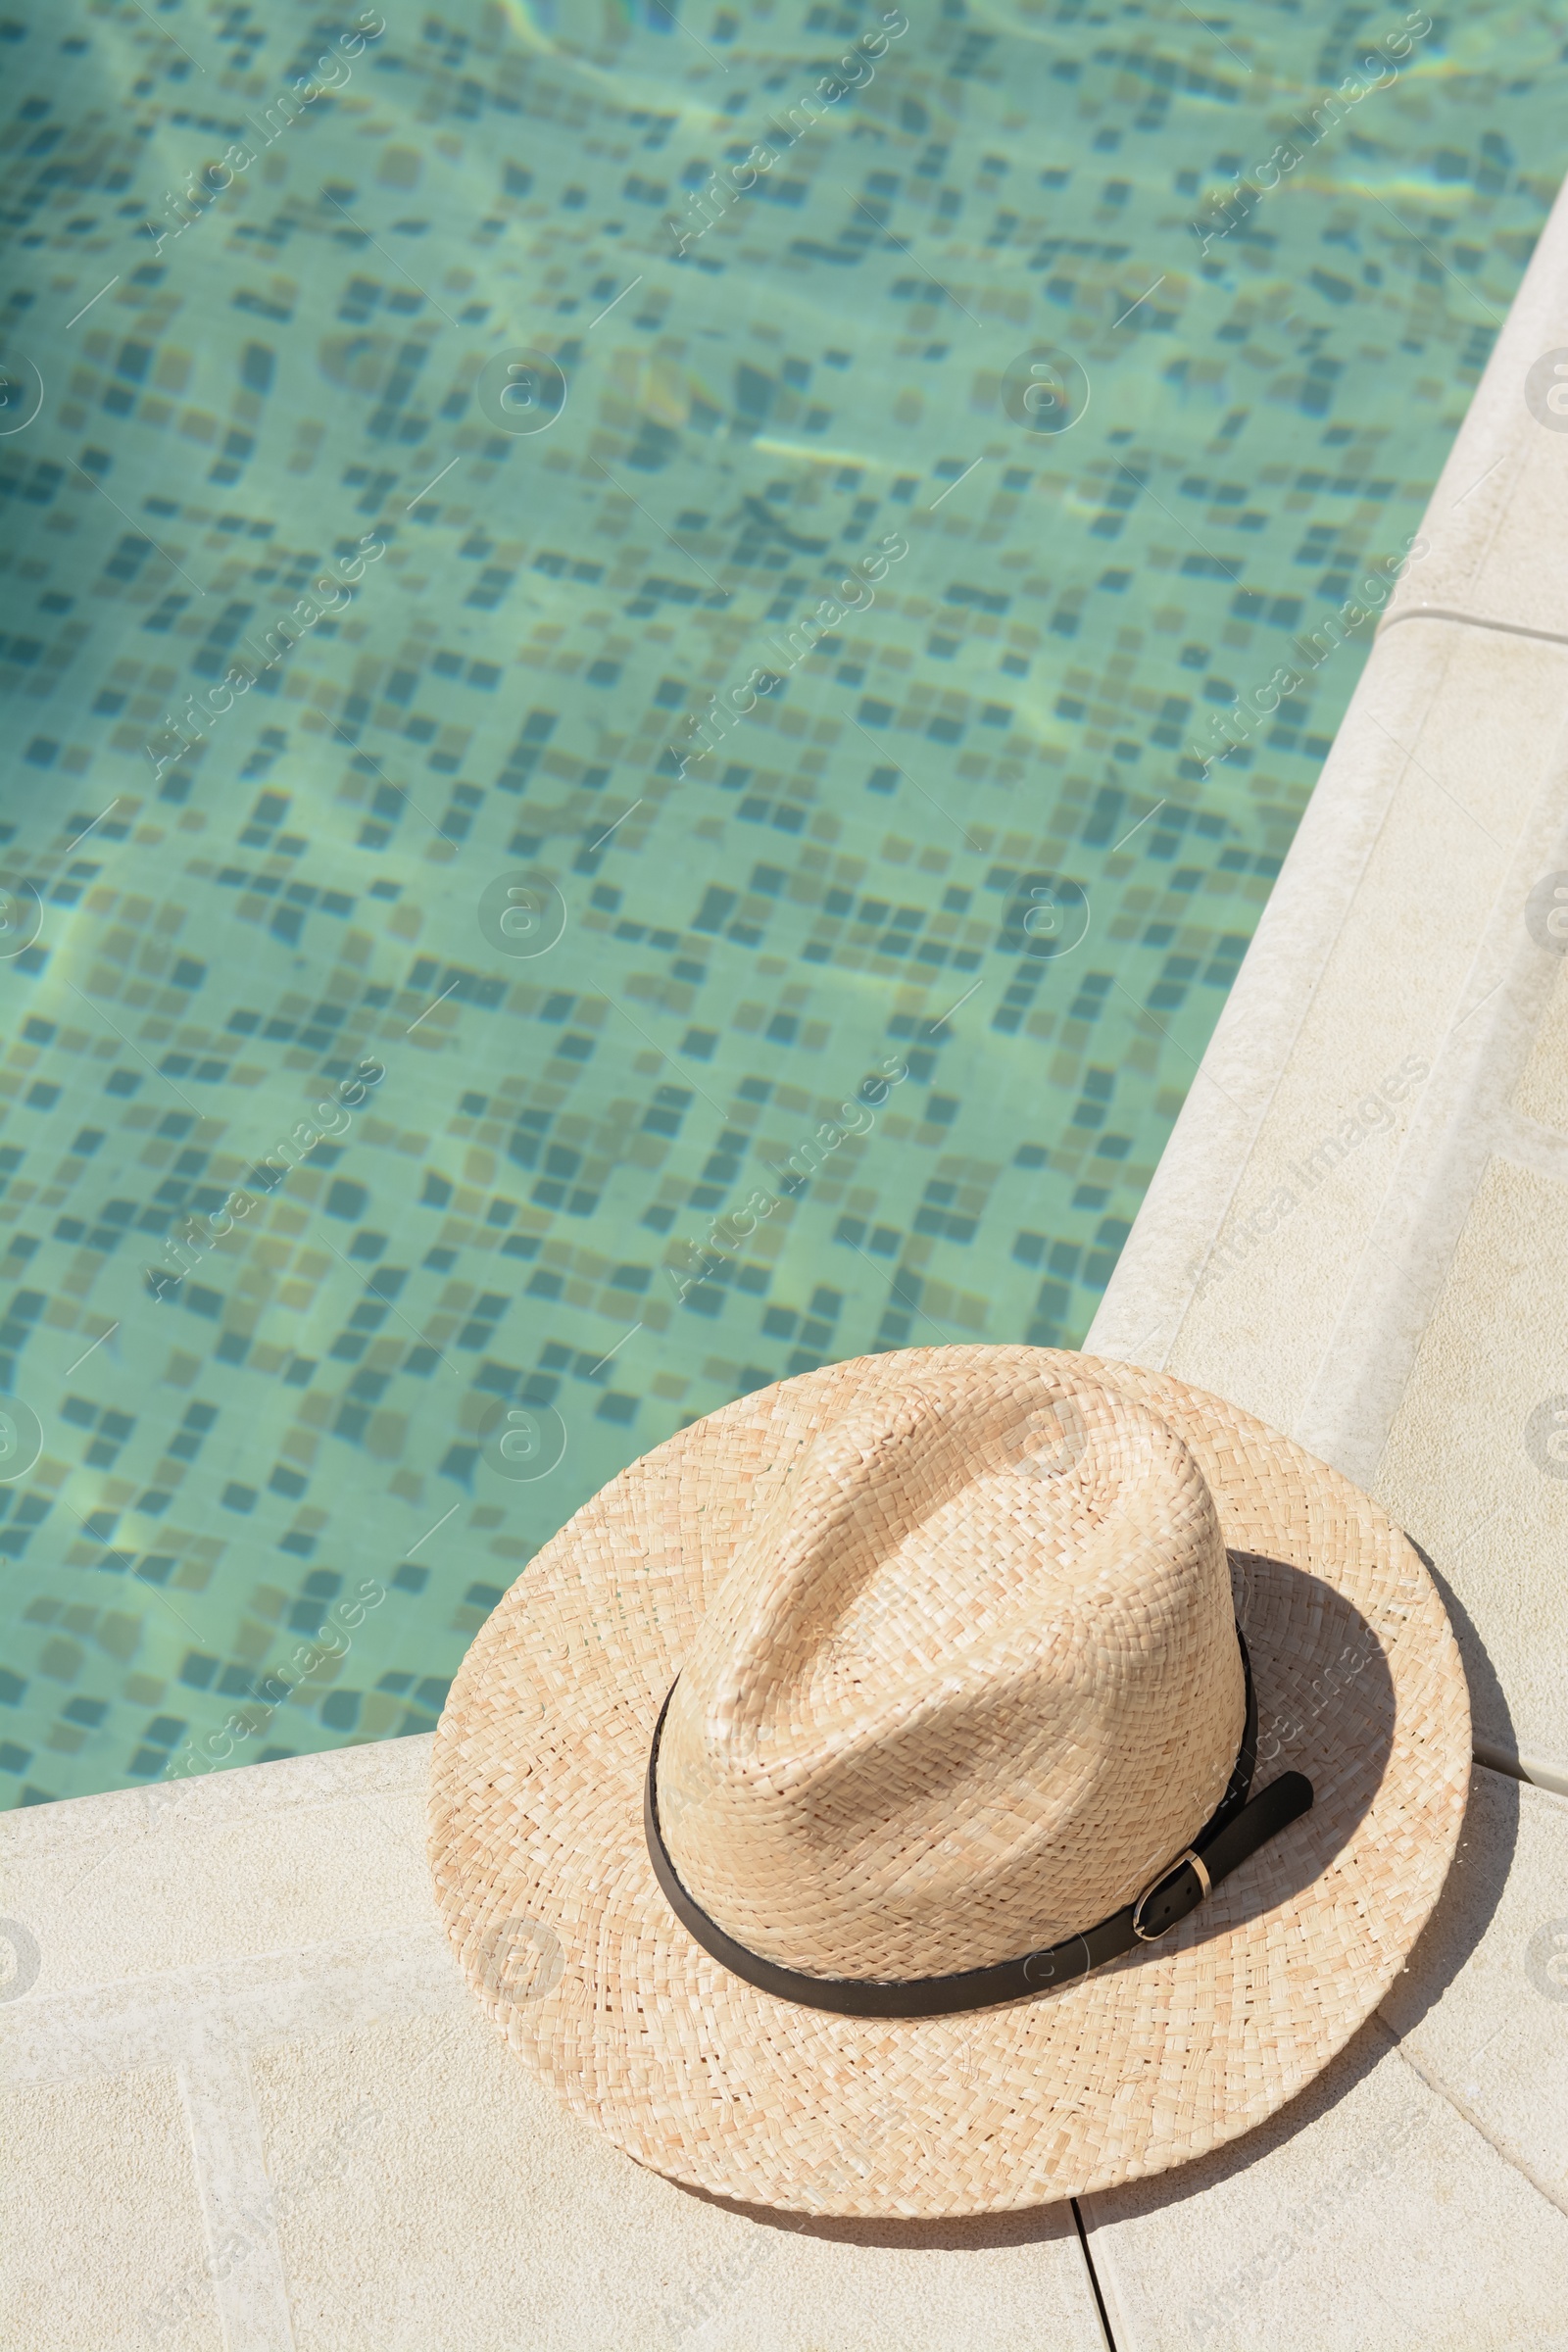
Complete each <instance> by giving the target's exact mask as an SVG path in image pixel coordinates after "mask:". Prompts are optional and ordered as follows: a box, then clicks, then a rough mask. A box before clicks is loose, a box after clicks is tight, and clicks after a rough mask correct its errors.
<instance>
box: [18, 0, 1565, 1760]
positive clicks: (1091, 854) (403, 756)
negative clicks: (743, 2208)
mask: <svg viewBox="0 0 1568 2352" xmlns="http://www.w3.org/2000/svg"><path fill="white" fill-rule="evenodd" d="M1422 26H1425V27H1426V29H1425V30H1422V29H1420V27H1422ZM0 29H3V30H4V32H5V36H6V44H7V46H6V52H5V53H6V56H7V61H8V64H7V87H8V91H9V100H10V104H11V106H12V114H11V121H10V127H9V129H8V131H7V133H6V154H7V172H8V196H7V204H8V215H9V219H10V221H11V222H12V224H13V244H12V251H11V261H10V269H9V278H8V290H9V293H10V304H9V308H8V309H6V310H5V312H4V319H5V343H4V347H3V351H0V364H3V369H4V387H3V388H4V403H3V405H0V484H3V488H4V490H5V493H6V496H7V501H8V504H7V510H6V511H7V514H8V517H9V529H8V532H7V535H6V541H5V550H4V555H3V559H0V563H3V603H4V610H3V613H0V627H3V631H4V634H3V638H0V656H3V660H4V683H5V689H6V692H7V695H8V698H9V705H10V709H9V723H8V726H7V730H6V736H5V753H6V784H5V796H4V819H5V825H4V847H3V851H0V889H3V892H4V894H5V895H4V897H3V898H0V915H3V918H4V924H5V928H4V929H3V930H0V989H3V992H4V1009H5V1015H6V1019H5V1028H4V1035H5V1040H6V1043H5V1062H4V1072H3V1077H0V1103H3V1112H0V1115H3V1134H0V1176H3V1178H4V1190H3V1198H0V1217H3V1219H4V1220H5V1230H4V1234H3V1236H0V1243H3V1244H4V1245H5V1246H7V1254H6V1257H5V1262H4V1265H3V1266H0V1282H3V1285H4V1287H3V1292H0V1312H3V1315H4V1325H3V1330H0V1348H3V1350H4V1353H3V1357H0V1392H3V1394H0V1480H3V1481H4V1483H0V1506H3V1510H4V1517H3V1519H0V1561H3V1569H4V1578H5V1603H4V1605H5V1610H6V1615H7V1628H6V1636H7V1638H6V1642H5V1644H4V1659H5V1665H4V1670H3V1672H0V1701H3V1704H0V1789H3V1790H4V1791H5V1800H6V1801H8V1802H13V1803H15V1802H18V1801H21V1802H37V1801H41V1800H44V1799H48V1798H52V1797H60V1796H67V1795H74V1794H78V1793H81V1792H84V1791H87V1790H92V1789H109V1788H117V1787H122V1786H126V1785H130V1784H135V1783H145V1782H147V1781H150V1780H153V1779H158V1778H162V1777H165V1776H166V1775H167V1776H172V1777H176V1778H177V1777H180V1776H182V1775H184V1774H186V1773H190V1772H201V1771H206V1770H209V1769H217V1768H221V1767H222V1766H225V1765H227V1764H230V1763H240V1762H246V1761H251V1760H255V1759H258V1758H261V1757H268V1756H276V1755H286V1754H293V1753H298V1752H302V1751H305V1750H313V1749H320V1748H329V1747H334V1746H339V1745H343V1744H345V1743H348V1742H351V1741H358V1740H368V1739H378V1738H385V1737H388V1736H392V1735H396V1734H399V1733H404V1732H410V1731H417V1730H424V1729H427V1728H428V1727H429V1726H430V1725H431V1723H432V1722H433V1721H434V1718H435V1714H436V1712H437V1711H438V1709H439V1706H440V1703H441V1699H442V1696H443V1694H444V1691H445V1689H446V1685H447V1682H448V1680H449V1678H450V1677H451V1675H452V1673H453V1671H454V1669H455V1667H456V1665H457V1663H458V1661H459V1659H460V1658H461V1656H462V1654H463V1651H464V1649H465V1647H466V1644H467V1642H469V1640H470V1639H471V1637H472V1635H473V1633H474V1631H475V1630H476V1629H477V1627H478V1626H479V1625H480V1624H481V1623H482V1621H483V1619H484V1616H485V1614H486V1612H487V1610H488V1609H489V1608H490V1607H492V1606H493V1605H494V1603H495V1601H496V1600H497V1598H498V1597H499V1596H500V1594H501V1593H502V1592H503V1591H504V1590H505V1589H506V1588H507V1587H508V1586H509V1585H510V1584H511V1583H512V1581H513V1580H514V1579H515V1577H516V1576H517V1575H519V1574H520V1573H521V1572H522V1571H523V1570H524V1568H525V1567H526V1564H527V1562H528V1560H529V1558H530V1557H531V1555H532V1554H533V1552H534V1551H535V1550H536V1549H537V1547H538V1545H539V1544H540V1543H541V1542H542V1541H543V1540H544V1539H545V1538H547V1537H548V1536H549V1535H551V1534H552V1533H553V1532H554V1531H555V1529H556V1528H558V1527H559V1526H560V1525H561V1524H562V1523H563V1521H564V1519H565V1518H566V1517H567V1516H568V1515H569V1514H570V1512H571V1511H572V1510H573V1509H574V1508H575V1507H576V1506H577V1505H578V1503H580V1502H581V1501H582V1500H583V1499H584V1497H585V1496H587V1495H590V1494H591V1493H592V1492H593V1491H594V1490H595V1489H596V1488H597V1487H598V1486H600V1485H601V1484H602V1483H603V1482H604V1480H606V1479H607V1478H609V1477H610V1476H611V1475H612V1474H613V1472H614V1471H615V1470H616V1469H617V1468H619V1467H620V1466H621V1465H622V1464H623V1463H625V1462H626V1461H628V1460H629V1459H631V1458H632V1457H633V1456H635V1455H636V1454H638V1453H641V1452H643V1451H644V1450H646V1449H647V1448H648V1447H649V1446H653V1445H656V1444H657V1443H658V1442H659V1441H660V1440H661V1439H662V1438H664V1437H666V1436H667V1435H668V1434H669V1433H670V1432H671V1431H672V1430H674V1429H676V1428H678V1427H679V1426H681V1425H682V1424H683V1423H684V1422H686V1421H688V1420H689V1419H691V1418H692V1417H693V1416H695V1415H698V1414H701V1413H705V1412H708V1411H711V1409H713V1408H714V1407H715V1406H717V1405H719V1404H722V1403H724V1402H725V1401H726V1400H727V1399H729V1398H731V1397H735V1396H737V1395H739V1394H741V1393H743V1392H745V1391H747V1390H749V1389H752V1388H755V1387H757V1386H759V1385H760V1384H762V1383H764V1382H768V1381H772V1380H776V1379H778V1378H780V1377H782V1376H785V1375H787V1374H789V1373H792V1372H796V1371H801V1370H804V1369H807V1368H809V1367H810V1366H813V1365H816V1364H819V1363H821V1362H823V1361H824V1360H828V1359H831V1358H834V1357H841V1356H849V1355H854V1354H858V1353H860V1352H863V1351H865V1350H868V1349H873V1348H894V1347H901V1346H904V1345H910V1344H929V1343H937V1342H947V1341H970V1340H980V1339H985V1340H1009V1341H1015V1340H1024V1339H1027V1340H1031V1341H1038V1342H1045V1343H1058V1342H1060V1343H1066V1344H1069V1345H1070V1344H1073V1343H1076V1342H1077V1341H1079V1340H1080V1339H1081V1338H1082V1335H1083V1333H1084V1332H1085V1330H1086V1329H1087V1326H1088V1323H1089V1321H1090V1318H1091V1316H1092V1314H1093V1312H1094V1309H1095V1305H1096V1302H1097V1299H1098V1298H1099V1296H1100V1293H1101V1291H1102V1290H1103V1286H1104V1283H1105V1281H1106V1278H1107V1276H1108V1275H1109V1272H1110V1270H1111V1268H1112V1266H1113V1265H1114V1263H1115V1259H1116V1255H1117V1251H1118V1250H1119V1248H1120V1246H1121V1243H1122V1241H1123V1239H1124V1238H1125V1236H1126V1233H1127V1231H1128V1228H1129V1226H1130V1224H1131V1221H1132V1219H1133V1216H1134V1215H1135V1213H1136V1211H1137V1208H1138V1204H1139V1201H1140V1199H1141V1198H1142V1195H1143V1193H1144V1191H1145V1189H1146V1187H1147V1185H1148V1183H1149V1180H1150V1176H1151V1173H1152V1169H1153V1167H1154V1165H1155V1162H1156V1160H1157V1159H1158V1156H1159V1153H1160V1151H1161V1148H1162V1146H1163V1144H1164V1142H1165V1139H1166V1137H1167V1135H1168V1134H1169V1132H1170V1127H1171V1122H1172V1120H1173V1119H1174V1117H1175V1115H1176V1113H1177V1111H1178V1109H1179V1108H1180V1105H1181V1103H1182V1101H1183V1098H1184V1096H1185V1094H1186V1092H1187V1089H1188V1087H1189V1086H1190V1084H1191V1083H1192V1080H1193V1075H1194V1071H1195V1068H1196V1065H1197V1063H1198V1060H1199V1058H1200V1056H1201V1053H1202V1051H1203V1047H1204V1044H1205V1042H1206V1040H1207V1038H1208V1036H1209V1033H1210V1031H1211V1029H1212V1026H1213V1023H1214V1019H1215V1016H1216V1014H1217V1013H1218V1010H1219V1008H1220V1005H1221V1004H1222V1003H1223V1001H1224V996H1225V991H1226V989H1227V987H1228V985H1229V983H1230V981H1231V979H1232V978H1233V976H1234V974H1235V971H1236V968H1237V964H1238V962H1239V960H1240V958H1241V956H1242V955H1243V954H1244V952H1245V950H1246V947H1247V944H1248V941H1249V939H1250V935H1251V933H1252V930H1253V928H1254V926H1255V924H1256V921H1257V917H1258V913H1259V910H1260V908H1261V907H1262V905H1263V903H1264V901H1265V899H1266V897H1267V894H1268V891H1269V887H1270V884H1271V882H1272V880H1273V878H1274V876H1275V875H1276V873H1277V872H1278V870H1279V866H1280V861H1281V859H1282V858H1283V857H1284V854H1285V852H1286V850H1287V848H1288V847H1289V844H1290V841H1291V837H1292V832H1293V829H1294V827H1295V825H1296V822H1297V820H1298V818H1299V814H1300V811H1301V809H1302V807H1303V805H1304V803H1305V801H1306V797H1307V795H1308V793H1309V792H1310V790H1311V788H1312V784H1313V780H1314V778H1315V776H1316V774H1317V772H1318V769H1319V767H1320V765H1321V762H1322V760H1323V758H1324V756H1325V755H1326V753H1327V751H1328V748H1329V744H1330V742H1331V740H1332V738H1333V735H1334V732H1335V728H1336V725H1337V723H1338V721H1339V719H1340V716H1341V714H1342V712H1343V711H1344V710H1345V707H1346V703H1347V700H1348V696H1349V693H1350V690H1351V688H1352V686H1353V685H1354V682H1355V678H1356V674H1357V671H1358V668H1359V664H1360V662H1361V661H1362V660H1363V658H1364V655H1365V652H1366V646H1367V641H1368V638H1369V636H1370V632H1371V626H1372V624H1371V622H1370V620H1363V621H1361V622H1359V623H1353V622H1352V623H1349V624H1348V633H1347V627H1346V626H1344V625H1342V627H1341V629H1340V630H1339V632H1338V633H1339V635H1342V636H1343V637H1344V642H1343V643H1338V642H1337V641H1336V633H1335V631H1334V630H1332V629H1331V630H1330V631H1329V633H1328V635H1327V637H1326V638H1323V637H1318V638H1317V639H1316V645H1317V652H1316V654H1315V655H1314V654H1313V651H1312V646H1313V642H1314V632H1319V631H1321V630H1322V629H1323V628H1324V626H1325V625H1326V624H1327V623H1328V621H1329V618H1330V616H1331V615H1333V614H1342V613H1344V611H1345V608H1346V605H1347V601H1348V600H1352V601H1351V611H1352V612H1353V611H1354V610H1355V609H1356V608H1355V607H1354V604H1353V599H1354V598H1355V597H1356V596H1358V595H1359V594H1360V587H1359V583H1360V582H1361V581H1362V580H1363V579H1364V578H1365V577H1366V576H1367V571H1368V567H1369V566H1370V565H1373V564H1377V565H1378V566H1379V567H1381V571H1382V576H1383V577H1385V578H1386V577H1387V572H1388V568H1389V567H1390V566H1392V565H1393V564H1395V563H1397V561H1399V560H1400V559H1401V558H1402V557H1403V556H1404V555H1405V553H1406V551H1407V549H1408V547H1409V543H1410V541H1411V539H1412V537H1413V535H1414V534H1415V532H1416V530H1417V525H1418V522H1419V519H1420V515H1421V511H1422V508H1423V505H1424V503H1425V501H1426V499H1427V496H1428V494H1429V491H1430V488H1431V485H1432V483H1433V481H1434V479H1435V477H1436V475H1437V472H1438V469H1439V467H1440V466H1441V464H1442V462H1443V460H1444V458H1445V456H1446V451H1447V448H1448V445H1449V442H1450V439H1451V437H1452V434H1453V432H1454V430H1455V427H1456V425H1457V423H1458V421H1459V419H1460V417H1462V415H1463V413H1464V410H1465V406H1466V403H1467V402H1468V400H1469V398H1470V395H1471V393H1472V391H1473V390H1474V387H1475V384H1476V382H1477V380H1478V376H1479V373H1480V370H1481V368H1482V366H1483V365H1484V363H1485V361H1486V358H1487V354H1488V351H1489V349H1490V347H1491V343H1492V340H1493V337H1494V335H1495V330H1496V328H1497V326H1498V324H1499V322H1500V320H1501V319H1502V317H1503V315H1504V313H1505V311H1506V309H1507V305H1508V302H1509V300H1510V298H1511V296H1512V294H1513V291H1514V289H1515V287H1516V285H1517V283H1518V280H1519V276H1520V273H1521V271H1522V270H1523V267H1524V265H1525V262H1526V261H1527V259H1528V257H1529V253H1530V250H1531V246H1532V242H1533V240H1534V238H1535V236H1536V234H1537V232H1538V230H1539V228H1540V225H1541V222H1542V221H1543V219H1544V213H1545V210H1546V208H1547V206H1548V204H1549V202H1550V199H1551V197H1552V194H1553V193H1554V190H1555V186H1556V182H1557V180H1558V178H1559V176H1560V174H1561V172H1562V170H1563V167H1564V161H1565V157H1564V129H1563V124H1564V123H1565V122H1568V107H1565V99H1568V73H1565V69H1564V64H1563V28H1562V22H1561V15H1560V11H1552V10H1548V9H1543V8H1533V7H1505V6H1495V7H1486V6H1482V7H1478V8H1472V9H1470V10H1468V11H1466V12H1465V13H1464V14H1463V15H1462V16H1460V15H1458V14H1453V15H1449V16H1444V17H1441V18H1439V19H1438V20H1437V22H1436V23H1431V22H1430V21H1429V20H1428V19H1427V18H1426V17H1424V16H1423V15H1422V14H1421V12H1419V11H1412V12H1409V13H1408V14H1406V13H1405V12H1403V11H1401V10H1400V9H1398V8H1397V7H1391V8H1389V9H1388V10H1387V11H1385V12H1383V13H1382V14H1380V13H1378V12H1377V11H1376V10H1373V9H1369V8H1364V7H1346V8H1344V9H1341V10H1339V11H1337V12H1335V13H1333V14H1332V15H1330V14H1329V13H1328V12H1323V11H1312V10H1309V9H1306V8H1304V7H1295V8H1292V7H1274V6H1267V5H1263V4H1262V0H1249V4H1248V5H1238V6H1235V7H1232V8H1230V9H1228V10H1224V11H1219V12H1208V11H1204V12H1195V11H1193V10H1191V9H1188V8H1186V7H1184V6H1182V5H1180V0H1175V4H1174V5H1172V6H1171V7H1169V8H1168V9H1167V10H1165V11H1163V12H1159V11H1154V10H1152V9H1145V8H1142V7H1136V6H1128V7H1114V6H1103V7H1091V6H1078V5H1070V4H1068V0H1061V4H1059V5H1054V6H1048V5H1044V4H1040V5H1028V4H1027V0H1015V4H1014V5H1011V6H1005V5H1001V4H998V5H991V6H986V7H983V8H982V7H978V6H965V5H963V4H962V0H945V5H943V6H941V7H940V8H939V7H938V6H937V5H936V4H935V0H931V4H930V5H921V6H915V5H913V4H912V0H911V6H910V7H909V10H908V15H907V18H905V17H903V16H901V14H900V12H899V11H897V10H891V11H888V12H886V14H884V12H882V11H881V10H880V9H876V8H864V7H859V6H844V7H832V6H812V7H805V6H801V5H798V4H795V0H771V4H769V0H754V5H752V6H750V7H745V6H724V5H719V4H716V0H700V4H699V5H696V6H693V7H685V6H682V7H679V8H675V7H670V6H654V5H651V4H650V5H643V6H639V7H635V8H632V7H626V6H621V7H614V6H610V5H608V4H607V5H604V6H600V5H598V0H571V4H570V5H567V4H566V0H560V4H559V5H557V6H555V7H550V6H546V5H544V4H543V0H538V4H536V5H534V6H532V7H531V8H527V9H523V8H519V7H511V8H506V9H503V8H501V7H497V6H494V5H483V6H478V5H476V6H472V7H467V8H458V9H453V10H450V11H447V12H445V13H436V12H433V11H429V10H426V11H422V12H419V13H418V14H417V15H416V14H413V13H409V14H399V13H398V12H396V11H395V10H394V9H393V8H392V6H391V5H390V0H388V5H387V7H386V10H385V14H384V17H383V15H382V14H380V13H379V12H378V11H376V10H374V9H365V10H361V11H358V12H356V11H354V10H352V9H350V10H346V11H345V13H344V14H343V15H342V16H341V17H337V16H332V15H330V14H327V13H320V14H318V13H315V12H311V11H307V10H304V9H300V8H289V7H284V6H279V7H274V8H271V9H269V10H267V11H266V12H260V11H253V10H252V9H250V8H247V7H242V6H236V7H229V8H223V9H221V10H220V9H205V8H201V7H189V6H186V7H157V6H154V7H151V8H149V9H142V8H139V7H137V6H134V5H129V4H126V0H117V4H111V0H83V4H81V5H73V6H71V7H69V8H67V9H66V10H65V11H63V12H58V13H51V12H43V13H41V14H39V15H38V16H37V17H36V18H35V20H34V23H33V26H32V29H30V30H25V29H24V28H23V27H21V26H19V25H8V26H5V27H3V28H0ZM1401 41H1402V42H1403V46H1402V48H1401V47H1400V46H1399V43H1400V42H1401ZM1374 42H1376V43H1380V44H1381V45H1382V46H1381V54H1380V56H1378V57H1377V58H1375V59H1374V62H1373V64H1372V66H1371V67H1366V66H1364V65H1363V64H1362V63H1361V61H1362V60H1363V59H1365V58H1366V57H1367V56H1368V55H1369V54H1371V47H1372V44H1373V43H1374ZM1347 77H1348V78H1347ZM1331 89H1338V90H1339V91H1340V93H1341V95H1340V97H1339V99H1338V100H1337V101H1335V102H1334V103H1332V104H1329V103H1327V101H1326V93H1327V92H1328V91H1330V90H1331ZM1287 157H1290V158H1292V159H1294V160H1291V161H1287V160H1286V158H1287ZM198 175H201V176H198ZM716 175H718V176H716ZM1195 223H1196V226H1195ZM1303 647H1304V648H1306V649H1307V650H1306V651H1305V652H1304V653H1303V651H1302V650H1301V649H1302V648H1303ZM1281 670H1284V671H1285V672H1286V673H1287V676H1288V677H1291V678H1294V679H1295V681H1296V682H1295V683H1294V684H1293V685H1289V686H1282V684H1279V683H1276V684H1275V685H1274V686H1273V688H1272V694H1273V703H1274V705H1276V706H1277V707H1269V708H1267V709H1266V711H1265V710H1260V703H1261V704H1262V705H1265V706H1266V705H1268V703H1269V693H1270V691H1271V690H1270V681H1271V680H1273V679H1275V678H1276V673H1277V672H1279V671H1281ZM715 697H716V698H719V699H718V700H717V701H716V702H715V700H714V698H715ZM1239 702H1241V703H1243V705H1244V707H1245V708H1246V709H1247V710H1248V711H1250V717H1249V718H1248V719H1247V720H1246V721H1245V731H1244V722H1242V721H1240V720H1238V721H1237V722H1236V723H1235V724H1234V725H1233V727H1232V729H1231V737H1229V738H1228V737H1227V736H1226V735H1225V734H1224V732H1223V731H1222V729H1221V728H1219V727H1216V726H1215V725H1214V724H1213V721H1214V720H1215V719H1216V718H1221V717H1222V716H1223V714H1224V712H1226V711H1231V712H1232V713H1233V714H1234V713H1235V711H1236V709H1237V705H1238V703H1239ZM1232 738H1239V740H1237V742H1236V748H1235V749H1233V750H1232V751H1231V752H1230V754H1229V756H1228V757H1226V758H1224V759H1219V758H1216V757H1215V756H1214V755H1215V754H1216V753H1217V752H1218V751H1219V750H1222V749H1223V747H1224V744H1225V742H1226V741H1227V740H1231V739H1232Z"/></svg>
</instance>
